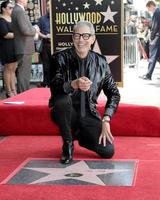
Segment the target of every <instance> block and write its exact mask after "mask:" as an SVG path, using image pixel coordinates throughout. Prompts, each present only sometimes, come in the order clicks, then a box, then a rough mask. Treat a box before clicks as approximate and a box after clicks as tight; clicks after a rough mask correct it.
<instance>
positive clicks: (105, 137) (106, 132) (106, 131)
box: [99, 122, 114, 146]
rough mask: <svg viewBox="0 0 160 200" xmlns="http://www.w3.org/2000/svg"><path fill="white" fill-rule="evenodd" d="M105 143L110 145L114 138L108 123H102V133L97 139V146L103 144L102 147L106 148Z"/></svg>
mask: <svg viewBox="0 0 160 200" xmlns="http://www.w3.org/2000/svg"><path fill="white" fill-rule="evenodd" d="M106 141H108V142H109V143H111V144H112V143H113V141H114V137H113V135H112V133H111V130H110V123H109V122H102V132H101V135H100V137H99V144H103V146H106Z"/></svg>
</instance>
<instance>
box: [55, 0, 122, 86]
mask: <svg viewBox="0 0 160 200" xmlns="http://www.w3.org/2000/svg"><path fill="white" fill-rule="evenodd" d="M122 5H123V1H122V0H80V1H78V0H52V1H51V33H52V43H51V44H52V52H55V51H59V50H61V49H63V48H67V47H71V46H72V45H73V43H72V39H71V35H72V32H73V26H74V24H75V23H76V22H78V21H80V20H87V21H90V22H91V23H92V24H93V25H94V28H95V31H96V41H95V43H94V45H93V46H92V49H93V50H94V51H96V52H98V53H100V54H103V55H104V56H105V57H106V59H107V62H108V63H109V66H110V68H111V71H112V74H113V77H114V79H115V81H116V82H117V84H118V86H122V85H123V80H122V67H123V66H122V65H123V60H122V58H123V55H122V46H123V45H122V34H123V30H122V29H123V28H122V10H123V9H122Z"/></svg>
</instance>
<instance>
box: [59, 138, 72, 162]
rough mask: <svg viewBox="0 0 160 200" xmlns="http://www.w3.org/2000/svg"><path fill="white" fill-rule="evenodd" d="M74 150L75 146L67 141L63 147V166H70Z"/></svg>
mask: <svg viewBox="0 0 160 200" xmlns="http://www.w3.org/2000/svg"><path fill="white" fill-rule="evenodd" d="M73 150H74V144H73V142H69V141H65V142H64V143H63V147H62V156H61V160H60V162H61V163H62V164H69V163H71V162H72V160H73Z"/></svg>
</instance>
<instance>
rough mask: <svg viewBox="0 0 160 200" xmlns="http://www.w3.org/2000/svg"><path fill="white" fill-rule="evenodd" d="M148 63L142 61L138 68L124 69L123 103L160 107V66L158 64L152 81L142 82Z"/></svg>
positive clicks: (121, 91) (121, 89)
mask: <svg viewBox="0 0 160 200" xmlns="http://www.w3.org/2000/svg"><path fill="white" fill-rule="evenodd" d="M147 67H148V62H147V61H146V60H141V61H140V62H139V64H138V66H137V67H136V68H128V67H126V68H124V73H123V74H124V87H123V88H119V90H120V93H121V102H122V103H131V104H139V105H152V106H159V107H160V64H159V63H157V64H156V68H155V70H154V72H153V77H152V80H150V81H149V80H148V81H147V80H142V79H140V78H139V76H142V75H144V74H145V73H146V71H147Z"/></svg>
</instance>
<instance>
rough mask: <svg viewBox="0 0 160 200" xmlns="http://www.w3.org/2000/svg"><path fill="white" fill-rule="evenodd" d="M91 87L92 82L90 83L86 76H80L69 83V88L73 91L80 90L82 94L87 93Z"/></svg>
mask: <svg viewBox="0 0 160 200" xmlns="http://www.w3.org/2000/svg"><path fill="white" fill-rule="evenodd" d="M91 85H92V81H90V80H89V79H88V78H87V77H86V76H82V77H80V78H78V79H76V80H73V81H72V82H71V86H72V87H73V88H74V89H80V90H82V91H84V92H86V91H88V90H89V89H90V87H91Z"/></svg>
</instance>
